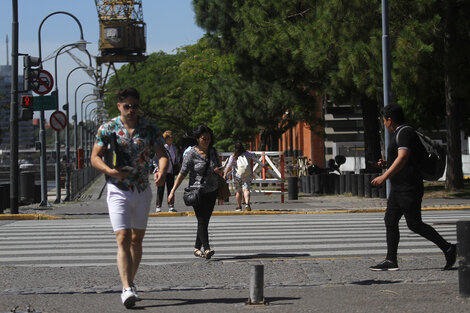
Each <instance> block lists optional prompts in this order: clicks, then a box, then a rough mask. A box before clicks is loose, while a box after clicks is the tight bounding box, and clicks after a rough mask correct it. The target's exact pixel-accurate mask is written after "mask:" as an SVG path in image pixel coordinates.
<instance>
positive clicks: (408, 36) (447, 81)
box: [193, 0, 470, 189]
mask: <svg viewBox="0 0 470 313" xmlns="http://www.w3.org/2000/svg"><path fill="white" fill-rule="evenodd" d="M193 4H194V7H195V11H196V20H197V23H198V24H199V25H200V26H201V27H203V28H205V29H206V30H207V31H208V32H209V35H210V36H211V38H212V39H213V40H214V41H216V42H217V44H218V46H219V47H220V49H222V50H225V51H229V52H231V53H233V54H235V55H236V57H237V67H238V68H239V69H240V71H241V73H242V74H243V75H244V77H249V78H250V79H251V80H253V81H256V82H260V81H263V80H264V81H267V82H268V81H270V82H274V81H275V82H278V84H279V86H282V87H283V88H284V89H286V90H288V89H289V88H290V89H291V90H292V89H296V88H297V89H301V88H305V89H306V90H309V91H312V90H318V91H321V92H322V93H324V94H327V95H328V97H329V98H330V99H332V100H333V101H336V102H342V101H344V102H348V103H357V104H359V105H361V107H362V111H363V117H364V127H365V140H366V142H365V146H366V149H368V151H366V158H372V160H376V158H377V155H378V153H379V151H380V149H379V148H378V147H379V140H378V136H377V134H378V133H379V129H380V127H381V126H380V125H379V123H378V119H377V115H378V108H379V107H380V105H381V104H382V100H381V99H382V64H381V35H382V34H381V11H380V10H381V7H380V3H379V2H378V1H369V0H354V1H342V0H318V1H301V0H298V1H292V0H279V1H269V0H245V1H241V0H240V1H228V0H194V1H193ZM469 5H470V4H469V1H468V0H447V1H443V0H421V1H411V2H410V1H405V0H400V1H393V2H391V4H390V38H391V49H392V90H393V101H397V102H398V103H400V104H401V105H402V106H403V108H404V110H405V112H406V114H407V116H408V118H409V122H410V123H411V124H412V125H413V126H415V127H422V128H424V129H427V130H431V129H438V128H439V127H440V125H442V123H440V121H443V120H446V127H447V147H448V164H447V165H448V171H447V180H446V183H447V187H448V189H453V188H460V187H461V186H462V184H461V183H462V182H463V180H462V178H463V176H462V166H461V151H460V132H459V130H460V129H465V130H467V131H468V129H469V120H470V119H469V118H468V117H466V119H464V118H462V116H468V113H469V111H470V110H469V109H468V108H469V106H468V105H467V106H462V105H461V104H463V103H466V102H468V99H469V98H470V97H469V91H468V90H469V89H468V86H467V85H468V77H469V74H470V73H469V69H468V66H462V65H463V64H469V63H470V62H469V56H470V45H469V36H468V34H469V30H470V26H469V20H470V18H469V17H470V16H469V15H470V7H469ZM291 103H295V104H296V105H298V106H301V107H308V104H307V103H308V101H307V102H302V101H298V99H295V98H293V99H292V102H291ZM444 103H445V104H446V105H444ZM464 110H465V113H467V114H462V113H464ZM297 116H298V117H300V114H297Z"/></svg>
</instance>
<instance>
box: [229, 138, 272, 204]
mask: <svg viewBox="0 0 470 313" xmlns="http://www.w3.org/2000/svg"><path fill="white" fill-rule="evenodd" d="M251 160H253V161H255V162H257V163H259V164H260V165H261V166H263V164H262V163H261V162H259V161H258V160H257V158H256V154H254V153H253V152H249V151H246V150H245V148H244V147H243V145H242V144H241V142H237V143H235V151H234V152H233V154H232V155H231V156H230V158H229V160H228V162H227V164H226V167H225V173H224V178H225V179H227V177H228V175H230V174H229V172H230V173H231V175H232V179H233V185H234V186H235V189H236V194H235V198H236V199H237V204H238V206H237V208H236V209H235V210H236V211H241V210H242V200H245V210H247V211H251V206H250V189H251V180H252V179H253V177H252V171H251V165H250V163H251ZM242 169H243V172H242Z"/></svg>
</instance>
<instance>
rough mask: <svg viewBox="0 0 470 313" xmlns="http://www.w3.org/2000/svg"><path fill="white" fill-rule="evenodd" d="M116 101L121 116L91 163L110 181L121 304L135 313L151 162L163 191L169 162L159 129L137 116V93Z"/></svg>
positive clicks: (106, 127)
mask: <svg viewBox="0 0 470 313" xmlns="http://www.w3.org/2000/svg"><path fill="white" fill-rule="evenodd" d="M117 96H118V103H117V108H118V110H119V111H120V112H121V114H120V116H118V117H116V118H113V119H112V120H111V121H109V122H107V123H105V124H103V125H101V127H100V128H99V129H98V133H97V135H96V142H95V145H94V147H93V152H92V155H91V163H92V165H93V166H94V167H95V168H97V169H98V170H100V171H101V172H103V173H104V174H106V175H107V177H108V183H107V199H106V200H107V203H108V211H109V217H110V220H111V225H112V227H113V230H114V232H115V235H116V242H117V245H118V251H117V265H118V269H119V274H120V276H121V281H122V285H123V291H122V294H121V300H122V302H123V304H124V305H125V306H126V308H131V307H133V306H134V305H135V302H136V301H138V300H140V299H139V297H138V296H137V293H136V287H135V285H134V277H135V274H136V272H137V269H138V267H139V264H140V260H141V258H142V241H143V239H144V235H145V229H146V228H147V220H148V215H149V211H150V204H151V200H152V191H151V188H150V186H149V181H148V175H149V160H150V156H151V155H152V154H153V153H155V154H156V155H157V157H158V158H159V168H160V169H161V170H160V171H158V172H156V173H155V176H154V180H155V184H156V185H157V186H161V185H163V184H164V183H165V175H164V173H166V168H167V166H168V158H167V156H166V154H165V150H164V149H163V144H164V142H163V138H162V137H161V133H160V131H159V129H158V128H157V127H156V126H155V125H153V124H151V123H150V122H149V121H147V120H145V119H144V118H142V117H141V116H139V115H138V110H139V106H140V96H139V93H138V92H137V90H136V89H135V88H125V89H121V90H120V91H119V92H118V95H117ZM109 147H111V148H112V149H113V150H114V154H115V155H116V160H115V161H116V162H115V164H114V166H109V165H107V164H106V163H105V162H104V161H103V157H104V155H105V153H106V151H107V150H108V149H109ZM162 173H163V174H162Z"/></svg>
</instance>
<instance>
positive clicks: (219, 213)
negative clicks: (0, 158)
mask: <svg viewBox="0 0 470 313" xmlns="http://www.w3.org/2000/svg"><path fill="white" fill-rule="evenodd" d="M421 210H422V211H456V210H470V206H456V207H427V208H422V209H421ZM381 212H385V208H381V209H351V210H325V211H291V210H282V209H279V210H276V209H273V210H263V211H261V210H260V211H249V212H247V211H241V212H240V211H214V212H213V213H212V215H213V216H232V215H280V214H337V213H381ZM180 216H195V214H194V212H160V213H150V214H149V217H180ZM60 219H69V218H65V217H60V216H54V215H47V214H0V220H60Z"/></svg>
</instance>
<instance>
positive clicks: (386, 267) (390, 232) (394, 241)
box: [369, 192, 403, 271]
mask: <svg viewBox="0 0 470 313" xmlns="http://www.w3.org/2000/svg"><path fill="white" fill-rule="evenodd" d="M402 215H403V214H402V212H401V209H400V208H399V207H398V205H397V203H396V202H395V197H394V194H393V192H391V193H390V195H389V197H388V200H387V211H386V212H385V217H384V221H385V228H386V240H387V257H386V258H385V260H383V261H382V262H380V263H379V264H377V265H374V266H371V267H369V269H370V270H372V271H396V270H398V262H397V251H398V243H399V242H400V229H399V227H398V223H399V222H400V219H401V217H402Z"/></svg>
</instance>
